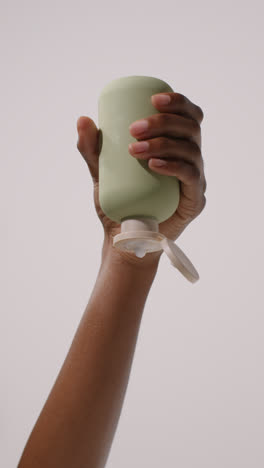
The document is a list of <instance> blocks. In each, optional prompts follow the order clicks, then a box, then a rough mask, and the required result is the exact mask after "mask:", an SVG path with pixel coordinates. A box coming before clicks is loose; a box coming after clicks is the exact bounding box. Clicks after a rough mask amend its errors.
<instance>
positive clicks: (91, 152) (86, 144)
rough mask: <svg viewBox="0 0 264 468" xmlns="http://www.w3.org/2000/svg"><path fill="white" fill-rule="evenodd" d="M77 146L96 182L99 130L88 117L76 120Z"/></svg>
mask: <svg viewBox="0 0 264 468" xmlns="http://www.w3.org/2000/svg"><path fill="white" fill-rule="evenodd" d="M77 131H78V141H77V148H78V150H79V151H80V153H81V155H82V156H83V158H84V160H85V161H86V163H87V165H88V168H89V170H90V173H91V176H92V178H93V180H94V181H96V182H98V158H99V154H100V140H101V131H100V130H98V129H97V127H96V125H95V123H94V121H93V120H92V119H90V118H89V117H84V116H82V117H80V118H79V119H78V121H77Z"/></svg>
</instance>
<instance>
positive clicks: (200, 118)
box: [197, 106, 204, 123]
mask: <svg viewBox="0 0 264 468" xmlns="http://www.w3.org/2000/svg"><path fill="white" fill-rule="evenodd" d="M197 111H198V113H199V120H200V123H201V122H202V121H203V119H204V113H203V110H202V108H201V107H200V106H197Z"/></svg>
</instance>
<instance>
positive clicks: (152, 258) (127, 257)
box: [102, 234, 163, 272]
mask: <svg viewBox="0 0 264 468" xmlns="http://www.w3.org/2000/svg"><path fill="white" fill-rule="evenodd" d="M162 252H163V251H162V250H160V251H158V252H149V253H147V254H146V255H145V256H144V257H142V258H139V257H137V256H136V255H135V254H134V253H133V252H128V251H127V252H126V251H122V250H120V249H117V248H116V247H114V246H113V237H112V236H111V235H110V234H109V235H105V238H104V243H103V248H102V262H104V261H106V260H107V261H111V262H112V263H115V264H119V265H123V266H127V267H128V268H129V269H130V270H133V271H137V272H140V271H144V272H146V271H150V272H156V271H157V269H158V266H159V260H160V257H161V255H162Z"/></svg>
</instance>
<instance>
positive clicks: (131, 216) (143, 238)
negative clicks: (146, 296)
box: [98, 75, 199, 283]
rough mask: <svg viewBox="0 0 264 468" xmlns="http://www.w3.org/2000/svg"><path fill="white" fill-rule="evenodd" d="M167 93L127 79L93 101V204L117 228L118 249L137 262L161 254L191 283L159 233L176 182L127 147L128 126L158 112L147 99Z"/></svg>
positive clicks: (194, 276)
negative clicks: (96, 136)
mask: <svg viewBox="0 0 264 468" xmlns="http://www.w3.org/2000/svg"><path fill="white" fill-rule="evenodd" d="M162 92H173V89H172V88H171V87H170V86H169V85H168V84H167V83H165V82H164V81H162V80H160V79H158V78H154V77H148V76H137V75H136V76H128V77H122V78H119V79H116V80H113V81H111V82H110V83H108V85H107V86H106V87H105V88H104V89H103V90H102V92H101V94H100V97H99V102H98V121H99V128H100V130H101V132H102V133H101V134H102V145H101V151H100V156H99V202H100V205H101V208H102V210H103V212H104V213H105V214H106V215H107V216H108V217H109V218H110V219H112V220H113V221H116V222H117V223H120V224H121V232H120V234H117V235H116V236H115V237H114V239H113V245H114V247H115V248H118V249H120V250H125V251H130V252H133V253H134V254H135V255H136V256H137V257H139V258H142V257H144V255H145V254H146V253H148V252H155V251H160V250H164V251H165V253H166V255H167V256H168V257H169V259H170V261H171V264H172V265H173V266H174V267H176V268H177V269H178V270H179V271H180V272H181V273H182V274H183V275H184V276H185V278H186V279H188V280H189V281H190V282H192V283H194V282H196V281H197V280H198V279H199V275H198V272H197V271H196V269H195V268H194V266H193V265H192V263H191V262H190V260H189V259H188V258H187V257H186V255H185V254H184V253H183V252H182V250H181V249H180V248H179V247H178V246H177V245H176V244H175V243H174V241H173V240H171V239H168V238H166V237H165V236H164V235H163V234H162V233H160V232H159V223H161V222H163V221H165V220H166V219H168V218H169V217H170V216H172V215H173V213H174V212H175V211H176V209H177V207H178V204H179V197H180V190H179V181H178V179H177V178H176V177H174V176H166V175H161V174H158V173H156V172H155V173H154V171H152V170H151V169H150V168H149V167H148V162H147V161H146V160H139V159H136V158H133V157H132V156H131V155H130V153H129V151H128V145H129V143H133V142H135V141H137V140H136V139H135V138H133V137H132V136H131V134H130V132H129V126H130V124H131V123H132V122H134V121H136V120H140V119H143V118H146V117H149V116H150V115H153V114H155V113H158V112H159V111H158V110H157V109H156V108H155V107H154V106H153V105H152V103H151V96H152V95H153V94H158V93H162Z"/></svg>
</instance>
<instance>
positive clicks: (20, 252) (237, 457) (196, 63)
mask: <svg viewBox="0 0 264 468" xmlns="http://www.w3.org/2000/svg"><path fill="white" fill-rule="evenodd" d="M263 14H264V8H263V3H262V2H261V1H259V2H258V1H248V2H245V1H243V0H242V1H222V2H214V1H209V0H208V1H202V0H201V1H199V2H198V1H194V0H193V1H186V2H182V1H181V2H177V1H175V0H171V1H168V0H164V1H162V2H154V1H146V0H145V1H144V0H134V1H129V2H125V1H121V0H120V1H115V0H111V1H109V2H106V1H105V2H102V1H101V2H92V1H89V0H86V1H80V0H71V1H65V0H64V1H57V0H52V1H51V0H49V1H45V2H39V1H33V0H31V1H23V0H19V1H18V0H16V1H6V2H3V1H2V2H1V15H0V16H1V28H0V29H1V49H2V50H1V62H2V71H1V82H2V84H1V91H2V93H1V94H2V97H1V111H0V112H1V131H2V139H1V140H2V142H1V146H2V149H1V153H0V154H1V167H2V169H1V175H2V177H3V180H2V183H1V191H2V196H1V202H2V203H3V209H2V210H1V211H2V216H1V224H2V228H3V227H5V230H4V232H5V233H7V234H8V244H7V242H6V240H4V241H3V244H2V246H3V247H4V248H3V252H2V258H3V264H2V265H3V266H4V270H3V273H4V277H5V282H2V284H3V285H4V288H3V294H2V299H1V300H2V301H3V306H2V323H3V327H2V338H1V361H2V386H1V391H3V393H2V397H1V414H2V415H3V417H2V416H1V427H0V431H1V437H0V441H1V442H0V444H1V450H0V453H1V455H0V457H1V466H4V467H5V468H11V467H12V468H13V467H14V466H16V464H17V463H18V459H19V458H20V456H21V453H22V450H23V448H24V446H25V444H26V441H27V438H28V436H29V433H30V432H31V430H32V427H33V425H34V424H35V422H36V419H37V417H38V415H39V413H40V410H41V408H42V407H43V405H44V403H45V401H46V398H47V396H48V394H49V391H50V389H51V387H52V385H53V383H54V380H55V378H56V376H57V375H58V372H59V370H60V368H61V365H62V363H63V361H64V358H65V356H66V353H67V351H68V349H69V346H70V344H71V341H72V338H73V336H74V333H75V331H76V328H77V326H78V323H79V321H80V318H81V316H82V314H83V311H84V308H85V306H86V304H87V302H88V300H89V297H90V294H91V291H92V289H93V286H94V282H95V278H96V276H97V273H98V269H99V266H100V258H101V246H102V241H103V232H102V227H101V223H100V221H99V220H98V218H97V216H96V212H95V209H94V206H93V194H92V179H91V177H90V174H89V171H88V169H87V166H86V164H85V162H84V161H83V160H82V157H81V155H80V154H79V153H78V150H77V148H76V142H77V131H76V121H77V119H78V117H79V116H81V115H88V116H89V117H91V118H92V119H94V120H95V122H96V124H97V123H98V120H97V99H98V96H99V93H100V91H101V89H102V88H103V86H105V85H106V84H107V83H108V82H109V81H110V80H112V79H115V78H118V77H121V76H128V75H148V76H155V77H157V78H160V79H163V80H165V81H167V82H168V83H169V84H170V85H171V86H172V88H173V89H174V90H175V91H176V92H180V93H182V94H184V95H186V96H187V97H188V98H189V99H190V100H192V101H193V102H194V103H196V104H198V105H200V106H201V107H202V109H203V111H204V116H205V117H204V121H203V123H202V138H203V157H204V160H205V171H206V177H207V183H208V187H207V192H206V197H207V205H206V208H205V210H204V212H203V213H202V214H201V215H200V216H199V217H198V218H196V220H195V221H193V223H191V225H189V226H188V228H187V229H186V230H185V232H184V233H183V234H182V236H181V237H180V238H179V239H178V244H179V245H180V247H182V248H183V250H184V251H185V252H186V253H187V255H188V256H189V257H190V258H191V260H192V261H193V263H194V265H195V266H196V268H197V269H198V271H199V273H200V277H201V279H200V281H199V282H198V283H197V284H195V285H192V284H191V283H189V282H187V281H186V280H185V279H184V278H183V277H181V276H180V275H179V274H178V272H177V270H174V269H173V267H172V266H171V265H170V262H169V260H168V259H167V258H166V257H165V255H163V257H162V260H161V263H160V267H159V271H158V274H157V277H156V279H155V282H154V284H153V286H152V289H151V292H150V295H149V297H148V300H147V304H146V307H145V312H144V317H143V320H142V324H141V329H140V334H139V338H138V343H137V348H136V353H135V358H134V363H133V367H132V373H131V377H130V382H129V386H128V391H127V395H126V399H125V403H124V407H123V411H122V415H121V418H120V422H119V426H118V430H117V432H116V436H115V439H114V442H113V446H112V450H111V453H110V456H109V459H108V463H107V468H123V467H126V468H134V467H135V466H137V467H140V468H141V467H142V468H143V467H151V468H160V467H163V466H164V467H180V468H200V467H201V468H212V467H213V468H223V467H224V468H236V467H237V468H244V467H245V468H249V467H250V468H252V467H254V468H261V467H263V466H264V448H263V431H264V422H263V421H264V400H263V394H264V365H263V358H264V331H263V330H264V318H263V310H264V307H263V234H264V233H263V174H264V163H263V160H264V158H263V82H264V76H263V75H264V73H263V39H264V34H263ZM6 217H8V232H7V231H6V223H5V221H4V220H5V218H6ZM2 232H3V229H2ZM6 246H8V248H6ZM6 272H7V275H6ZM6 278H7V284H6Z"/></svg>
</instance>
